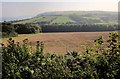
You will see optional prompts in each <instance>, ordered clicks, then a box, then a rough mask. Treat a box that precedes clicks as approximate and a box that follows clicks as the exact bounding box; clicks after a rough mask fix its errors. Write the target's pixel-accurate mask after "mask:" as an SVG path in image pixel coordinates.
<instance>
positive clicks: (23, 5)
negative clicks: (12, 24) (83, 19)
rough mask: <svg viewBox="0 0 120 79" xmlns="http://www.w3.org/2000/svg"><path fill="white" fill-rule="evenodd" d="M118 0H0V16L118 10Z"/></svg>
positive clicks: (14, 16)
mask: <svg viewBox="0 0 120 79" xmlns="http://www.w3.org/2000/svg"><path fill="white" fill-rule="evenodd" d="M118 2H119V0H0V17H7V18H8V17H12V18H16V17H17V18H20V17H21V18H27V17H33V16H36V15H37V14H39V13H43V12H49V11H94V10H95V11H118Z"/></svg>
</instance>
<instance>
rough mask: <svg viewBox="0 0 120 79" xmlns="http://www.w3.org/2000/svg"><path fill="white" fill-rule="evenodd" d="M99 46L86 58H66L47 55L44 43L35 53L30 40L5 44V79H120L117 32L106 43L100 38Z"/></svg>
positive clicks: (3, 77) (119, 44)
mask: <svg viewBox="0 0 120 79" xmlns="http://www.w3.org/2000/svg"><path fill="white" fill-rule="evenodd" d="M95 42H96V45H95V47H91V48H92V50H91V49H89V50H86V52H85V53H84V55H80V54H78V53H77V52H74V51H73V52H67V54H65V55H57V54H44V52H43V49H44V45H43V43H42V42H39V41H37V42H36V51H32V48H31V45H30V42H29V41H28V39H25V40H23V43H22V44H20V43H15V42H14V40H12V38H10V39H9V40H8V45H7V46H5V45H4V44H2V50H3V51H2V79H119V78H120V41H119V40H118V35H117V33H110V36H109V40H107V42H104V40H103V38H102V37H100V38H98V39H96V40H95Z"/></svg>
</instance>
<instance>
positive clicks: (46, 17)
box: [14, 11, 118, 25]
mask: <svg viewBox="0 0 120 79" xmlns="http://www.w3.org/2000/svg"><path fill="white" fill-rule="evenodd" d="M117 19H118V15H117V12H107V11H56V12H45V13H42V14H38V15H36V16H35V17H33V18H30V19H24V20H20V21H15V22H14V23H15V24H25V23H39V24H41V25H52V24H58V25H63V24H70V25H83V24H102V25H105V24H109V25H114V24H117Z"/></svg>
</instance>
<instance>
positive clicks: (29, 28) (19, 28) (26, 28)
mask: <svg viewBox="0 0 120 79" xmlns="http://www.w3.org/2000/svg"><path fill="white" fill-rule="evenodd" d="M15 27H16V30H15V31H16V32H17V33H18V34H31V33H39V32H40V31H41V28H40V26H39V25H38V24H16V25H15Z"/></svg>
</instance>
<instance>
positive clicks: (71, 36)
mask: <svg viewBox="0 0 120 79" xmlns="http://www.w3.org/2000/svg"><path fill="white" fill-rule="evenodd" d="M99 36H103V38H104V39H107V38H108V36H109V32H60V33H39V34H29V35H25V34H22V35H19V36H18V37H14V38H13V39H14V40H15V42H22V40H24V39H26V38H28V40H29V41H30V42H31V45H32V47H33V49H34V47H35V45H36V41H41V42H43V43H44V52H45V53H57V54H65V53H66V52H67V51H78V52H79V53H81V52H84V51H85V50H84V49H86V48H87V46H92V45H94V40H95V39H96V38H98V37H99ZM7 40H8V38H7V39H6V38H5V39H3V40H2V42H3V43H4V44H6V43H7ZM86 45H87V46H86Z"/></svg>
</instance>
